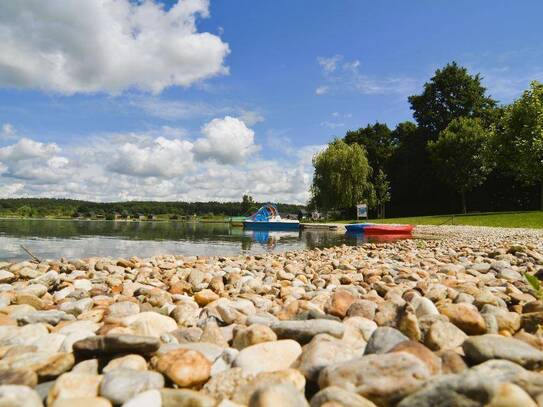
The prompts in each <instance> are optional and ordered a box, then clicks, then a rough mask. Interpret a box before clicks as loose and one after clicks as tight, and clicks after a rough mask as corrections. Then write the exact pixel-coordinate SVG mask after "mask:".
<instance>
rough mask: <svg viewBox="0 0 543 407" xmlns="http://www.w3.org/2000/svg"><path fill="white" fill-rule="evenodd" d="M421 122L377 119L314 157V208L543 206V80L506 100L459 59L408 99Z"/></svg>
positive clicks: (405, 210)
mask: <svg viewBox="0 0 543 407" xmlns="http://www.w3.org/2000/svg"><path fill="white" fill-rule="evenodd" d="M408 102H409V104H410V107H411V110H412V111H413V117H414V119H415V121H414V122H412V121H406V122H402V123H399V124H398V125H397V126H396V127H395V128H393V129H392V128H390V127H389V126H387V125H386V124H385V123H379V122H376V123H374V124H368V125H367V126H366V127H362V128H360V129H358V130H352V131H351V130H349V131H347V132H346V134H345V135H344V136H343V137H342V138H335V139H334V140H332V141H331V142H330V143H329V145H328V147H327V148H326V149H325V150H324V151H323V152H321V153H319V154H317V155H316V156H315V157H314V159H313V164H314V166H315V174H314V178H313V184H312V187H311V200H310V203H309V204H310V206H311V207H316V208H320V209H323V210H340V211H343V213H344V215H345V216H348V217H350V216H352V213H353V212H352V211H353V208H354V206H355V205H356V204H358V203H367V204H369V206H370V208H371V209H372V211H373V214H374V215H377V216H382V217H384V216H385V208H386V213H387V215H392V216H406V215H423V214H443V213H458V212H464V213H465V212H468V211H505V210H535V209H541V210H543V85H542V84H541V83H539V82H537V81H534V82H532V83H531V85H530V88H529V89H527V90H526V91H525V92H524V93H523V94H522V95H521V96H520V97H519V98H518V99H516V100H515V101H513V102H512V103H511V104H508V105H503V104H499V103H498V101H496V100H495V99H493V98H492V97H491V96H490V95H488V94H487V90H486V89H485V88H484V87H483V86H482V84H481V76H480V75H479V74H476V75H471V74H470V73H469V72H468V71H467V69H466V68H464V67H462V66H459V65H458V64H457V63H455V62H452V63H449V64H447V65H446V66H445V67H443V68H442V69H438V70H437V71H436V72H435V74H434V76H433V77H432V78H431V79H430V80H429V81H428V82H427V83H425V84H424V87H423V90H422V92H421V93H420V94H418V95H412V96H409V97H408Z"/></svg>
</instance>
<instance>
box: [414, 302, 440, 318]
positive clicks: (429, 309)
mask: <svg viewBox="0 0 543 407" xmlns="http://www.w3.org/2000/svg"><path fill="white" fill-rule="evenodd" d="M411 304H412V305H413V308H414V309H415V315H416V316H417V318H420V317H422V316H424V315H439V311H438V310H437V307H436V306H435V304H434V303H433V302H432V301H431V300H429V299H428V298H426V297H415V298H413V300H412V301H411Z"/></svg>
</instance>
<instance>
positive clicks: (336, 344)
mask: <svg viewBox="0 0 543 407" xmlns="http://www.w3.org/2000/svg"><path fill="white" fill-rule="evenodd" d="M363 354H364V350H363V349H362V350H357V349H353V348H352V347H350V346H348V345H347V344H346V343H345V342H343V341H341V340H338V339H336V338H334V337H331V336H328V335H318V336H316V337H314V338H313V340H312V341H311V342H309V343H308V344H307V345H305V346H304V348H303V350H302V354H301V356H300V358H299V360H298V365H297V369H298V370H300V372H302V374H303V375H304V376H305V378H306V379H307V380H308V381H314V382H316V381H317V380H318V378H319V373H320V371H321V370H322V369H323V368H325V367H326V366H330V365H332V364H334V363H341V362H345V361H347V360H350V359H354V358H356V357H360V356H362V355H363Z"/></svg>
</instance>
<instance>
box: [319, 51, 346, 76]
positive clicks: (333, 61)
mask: <svg viewBox="0 0 543 407" xmlns="http://www.w3.org/2000/svg"><path fill="white" fill-rule="evenodd" d="M342 59H343V56H341V55H334V56H333V57H330V58H326V57H318V58H317V62H318V63H319V65H320V66H321V67H322V69H323V70H324V72H327V73H332V72H334V71H335V70H336V68H337V64H338V62H340V61H341V60H342Z"/></svg>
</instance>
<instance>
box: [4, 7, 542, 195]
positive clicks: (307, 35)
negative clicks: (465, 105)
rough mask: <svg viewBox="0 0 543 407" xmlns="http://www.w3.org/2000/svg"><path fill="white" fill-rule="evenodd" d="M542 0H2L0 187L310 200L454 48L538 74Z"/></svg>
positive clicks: (509, 76)
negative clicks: (363, 136)
mask: <svg viewBox="0 0 543 407" xmlns="http://www.w3.org/2000/svg"><path fill="white" fill-rule="evenodd" d="M541 15H543V2H541V1H540V0H523V1H517V2H513V1H506V0H478V1H473V0H456V1H454V2H452V1H436V0H414V1H405V0H388V1H387V0H383V1H379V2H376V1H366V0H334V1H330V0H273V1H271V0H262V1H260V0H259V1H255V0H210V1H207V0H179V1H175V0H168V1H159V0H155V1H152V0H147V1H129V0H78V1H73V0H47V1H43V0H17V1H0V197H28V196H32V197H56V198H75V199H85V200H92V201H121V200H159V201H165V200H184V201H207V200H218V201H231V200H234V201H238V200H240V199H241V196H242V195H243V194H245V193H248V194H250V195H252V196H253V197H254V198H255V199H256V200H258V201H272V202H291V203H305V202H306V201H307V199H308V198H309V187H310V185H311V180H312V175H313V170H312V165H311V160H312V157H313V155H314V154H315V153H317V152H319V151H321V150H322V149H323V148H325V146H326V144H327V143H328V142H329V141H330V140H331V139H333V138H334V137H336V136H338V137H341V136H342V135H344V134H345V132H346V131H347V130H349V129H357V128H359V127H363V126H366V125H367V124H368V123H374V122H375V121H380V122H385V123H387V124H388V125H389V126H395V125H396V124H397V123H399V122H402V121H405V120H412V114H411V111H410V109H409V104H408V102H407V96H409V95H412V94H417V93H420V92H421V91H422V86H423V84H424V83H425V82H426V81H428V80H429V78H431V76H432V74H433V73H434V72H435V70H436V69H438V68H440V67H442V66H444V65H445V64H446V63H448V62H451V61H453V60H454V61H457V62H458V63H460V64H461V65H463V66H465V67H467V68H468V69H469V71H470V72H471V73H474V74H475V73H480V74H481V76H482V77H483V80H482V81H483V84H484V86H486V87H487V89H488V93H489V94H490V95H492V96H493V97H494V98H496V99H497V100H499V101H500V102H501V103H509V102H511V101H512V100H514V99H515V98H516V97H518V96H519V95H520V94H521V93H522V91H523V90H525V89H526V88H527V87H528V85H529V82H530V81H531V80H534V79H536V80H540V81H543V24H541V22H540V19H541Z"/></svg>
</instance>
